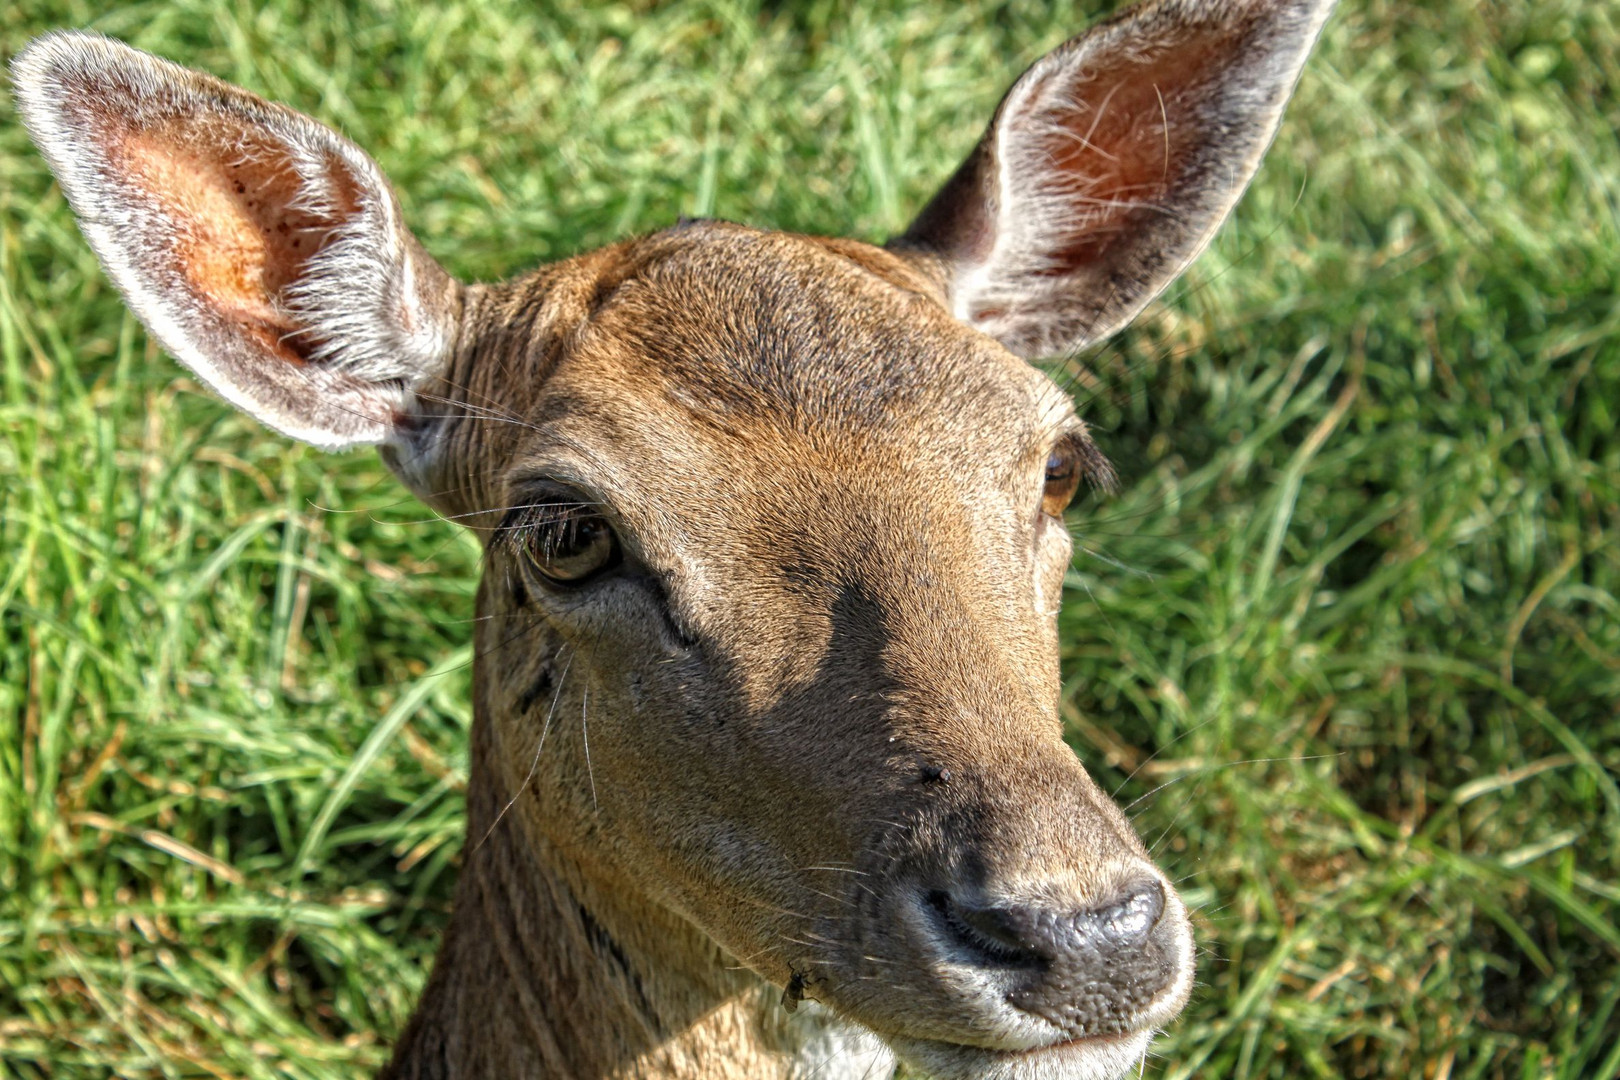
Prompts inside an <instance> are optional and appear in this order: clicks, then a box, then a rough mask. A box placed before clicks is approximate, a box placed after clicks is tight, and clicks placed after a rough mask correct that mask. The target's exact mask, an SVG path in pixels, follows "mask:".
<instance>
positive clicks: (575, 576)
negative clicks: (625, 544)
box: [514, 502, 620, 586]
mask: <svg viewBox="0 0 1620 1080" xmlns="http://www.w3.org/2000/svg"><path fill="white" fill-rule="evenodd" d="M530 509H531V510H532V511H533V513H532V516H530V517H529V519H528V520H527V521H523V522H520V523H518V524H516V525H515V526H514V531H515V533H516V534H517V535H516V539H517V546H518V549H519V551H520V552H521V553H522V555H523V558H524V560H525V561H526V562H527V563H528V564H529V566H531V567H532V568H533V569H534V571H535V573H537V574H539V575H540V576H541V577H542V578H544V579H545V580H546V581H548V582H550V583H551V584H553V585H561V586H574V585H583V584H584V583H585V582H587V581H589V580H591V579H592V578H594V577H596V576H597V575H599V574H601V573H603V572H604V571H607V570H610V569H612V568H613V567H614V566H617V565H618V563H619V559H620V551H619V538H618V536H616V535H615V534H614V532H613V526H611V525H609V524H608V523H607V520H606V519H605V518H603V517H602V516H601V515H600V514H596V513H593V512H592V511H591V508H590V507H589V506H587V505H584V504H581V503H577V502H552V503H542V504H540V505H539V506H536V507H532V508H530Z"/></svg>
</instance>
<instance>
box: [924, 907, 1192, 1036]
mask: <svg viewBox="0 0 1620 1080" xmlns="http://www.w3.org/2000/svg"><path fill="white" fill-rule="evenodd" d="M928 906H929V907H930V908H932V909H933V910H934V912H935V914H936V926H937V927H938V929H939V930H940V931H941V937H942V938H943V939H944V940H945V941H946V942H947V943H948V944H949V946H950V952H951V953H952V959H953V960H955V961H956V962H958V963H966V964H970V965H972V966H974V967H976V968H979V969H981V970H983V971H984V972H985V973H986V974H990V973H992V972H993V973H996V974H997V975H998V980H997V981H998V982H999V984H1000V985H1001V986H1002V987H1003V990H1004V993H1005V1000H1006V1002H1007V1003H1008V1004H1010V1005H1012V1006H1013V1007H1015V1008H1017V1009H1020V1010H1022V1011H1024V1012H1026V1013H1033V1014H1035V1015H1036V1016H1039V1017H1041V1018H1042V1019H1044V1020H1047V1021H1048V1022H1050V1023H1051V1024H1053V1025H1054V1026H1055V1027H1057V1028H1059V1029H1061V1030H1063V1031H1064V1032H1066V1033H1068V1034H1069V1035H1071V1036H1075V1037H1078V1036H1082V1035H1103V1034H1111V1033H1117V1032H1121V1031H1127V1030H1131V1025H1132V1023H1133V1020H1134V1018H1135V1017H1136V1016H1137V1014H1138V1013H1140V1012H1141V1011H1142V1010H1143V1009H1145V1008H1147V1007H1148V1006H1149V1005H1150V1004H1152V1002H1153V1001H1154V1000H1155V999H1156V998H1158V997H1159V995H1160V994H1161V993H1163V992H1164V991H1165V990H1166V989H1168V988H1169V987H1170V986H1171V984H1172V983H1174V982H1175V980H1176V978H1177V974H1178V970H1179V967H1178V952H1179V950H1178V947H1177V945H1176V942H1175V941H1174V937H1175V930H1174V928H1173V927H1171V926H1170V925H1168V922H1167V921H1166V920H1164V919H1163V918H1162V917H1163V915H1164V912H1165V906H1166V900H1165V887H1164V885H1163V883H1162V882H1160V881H1159V880H1158V879H1157V878H1154V877H1148V876H1145V875H1144V876H1139V877H1132V878H1130V879H1128V880H1126V881H1124V882H1122V883H1121V884H1119V885H1118V886H1116V887H1115V888H1114V889H1112V890H1111V891H1110V892H1109V893H1108V894H1107V895H1106V896H1105V897H1103V898H1100V899H1093V900H1090V901H1089V902H1085V903H1078V904H1077V903H1072V902H1071V903H1064V902H1061V901H1050V900H1043V901H1042V902H1039V903H1031V902H1018V903H993V902H992V903H986V902H976V901H972V900H967V899H963V898H959V897H955V896H952V895H951V894H950V893H947V892H944V891H934V892H932V893H929V894H928Z"/></svg>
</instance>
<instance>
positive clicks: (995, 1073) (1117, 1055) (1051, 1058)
mask: <svg viewBox="0 0 1620 1080" xmlns="http://www.w3.org/2000/svg"><path fill="white" fill-rule="evenodd" d="M890 1041H891V1043H892V1044H893V1046H894V1049H895V1052H896V1053H897V1054H898V1055H899V1056H900V1057H901V1059H903V1060H904V1061H906V1062H907V1063H909V1064H911V1065H914V1066H916V1067H917V1068H919V1069H921V1070H922V1071H923V1072H924V1073H925V1074H927V1075H928V1076H930V1077H932V1078H934V1080H1120V1078H1121V1077H1123V1076H1125V1075H1126V1074H1127V1073H1129V1072H1132V1071H1134V1070H1136V1069H1137V1068H1138V1067H1139V1066H1140V1065H1141V1063H1142V1058H1143V1056H1144V1055H1146V1053H1147V1049H1148V1044H1149V1043H1151V1042H1152V1041H1153V1032H1152V1031H1140V1032H1136V1033H1135V1034H1131V1035H1119V1036H1112V1037H1107V1038H1098V1039H1083V1040H1080V1041H1078V1042H1072V1043H1063V1044H1061V1045H1058V1046H1051V1047H1047V1048H1046V1049H1044V1050H1025V1051H1019V1052H1011V1053H1009V1052H999V1051H995V1050H981V1049H979V1048H978V1047H973V1046H959V1045H955V1044H952V1043H943V1042H932V1041H922V1040H911V1039H892V1040H890Z"/></svg>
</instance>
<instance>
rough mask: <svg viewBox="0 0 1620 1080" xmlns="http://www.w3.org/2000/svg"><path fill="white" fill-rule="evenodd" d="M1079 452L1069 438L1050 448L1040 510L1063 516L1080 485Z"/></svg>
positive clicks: (1051, 514)
mask: <svg viewBox="0 0 1620 1080" xmlns="http://www.w3.org/2000/svg"><path fill="white" fill-rule="evenodd" d="M1080 472H1081V469H1080V454H1079V452H1078V451H1077V449H1076V448H1075V445H1074V443H1073V442H1072V441H1071V440H1068V439H1065V440H1063V441H1062V442H1060V443H1058V444H1057V446H1055V447H1053V448H1052V453H1051V454H1050V455H1049V456H1048V457H1047V459H1046V487H1045V489H1044V490H1042V492H1041V511H1042V512H1043V513H1045V514H1048V515H1050V516H1052V517H1055V518H1060V517H1062V516H1063V511H1064V510H1066V509H1068V507H1069V502H1070V501H1071V500H1072V499H1073V498H1074V492H1075V489H1076V488H1078V487H1079V486H1080Z"/></svg>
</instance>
